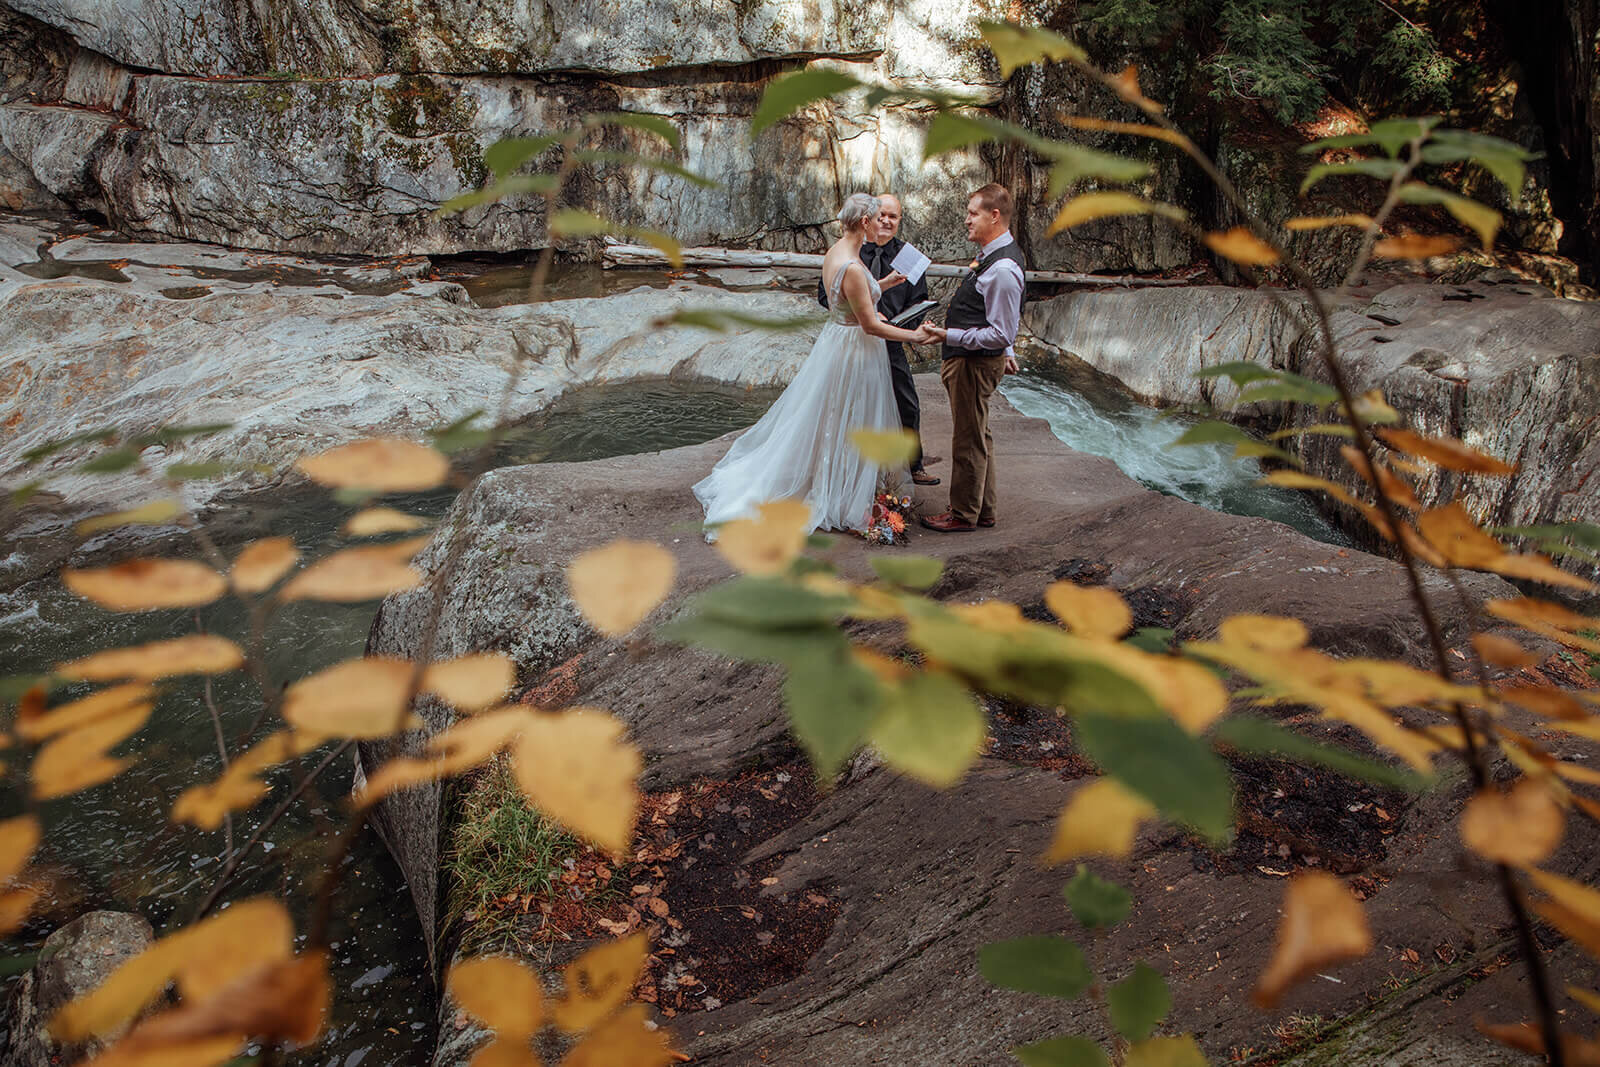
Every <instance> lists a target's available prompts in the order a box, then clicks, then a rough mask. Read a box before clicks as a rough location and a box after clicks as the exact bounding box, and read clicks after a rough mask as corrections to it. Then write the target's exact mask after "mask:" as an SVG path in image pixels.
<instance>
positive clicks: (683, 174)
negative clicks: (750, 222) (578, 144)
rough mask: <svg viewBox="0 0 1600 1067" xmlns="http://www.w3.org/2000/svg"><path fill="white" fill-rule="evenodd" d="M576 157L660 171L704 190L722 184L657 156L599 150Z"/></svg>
mask: <svg viewBox="0 0 1600 1067" xmlns="http://www.w3.org/2000/svg"><path fill="white" fill-rule="evenodd" d="M574 155H575V156H576V157H577V158H578V159H579V160H581V161H582V162H584V163H617V164H621V165H622V166H627V167H640V168H643V169H644V170H655V171H660V172H661V173H663V174H671V175H672V176H673V177H676V178H682V179H684V180H685V181H688V182H692V183H693V184H695V185H698V186H700V188H702V189H715V188H717V187H718V186H720V185H721V184H722V183H721V182H719V181H717V180H716V179H714V178H707V177H706V176H705V175H704V174H696V173H695V172H694V171H692V170H690V169H689V168H688V167H685V166H683V165H682V164H679V163H674V162H673V161H672V160H670V159H660V158H658V157H655V156H641V155H637V154H635V153H633V152H607V151H600V150H597V149H585V150H584V151H582V152H576V153H574Z"/></svg>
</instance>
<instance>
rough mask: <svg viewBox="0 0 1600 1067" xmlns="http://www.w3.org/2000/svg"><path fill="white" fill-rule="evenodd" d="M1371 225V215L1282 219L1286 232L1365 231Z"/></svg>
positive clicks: (1306, 216) (1313, 216)
mask: <svg viewBox="0 0 1600 1067" xmlns="http://www.w3.org/2000/svg"><path fill="white" fill-rule="evenodd" d="M1371 225H1372V216H1371V215H1362V214H1354V215H1301V216H1298V217H1297V218H1292V219H1284V220H1283V228H1284V229H1286V230H1295V231H1300V230H1325V229H1327V228H1328V227H1330V226H1355V227H1357V228H1359V229H1363V230H1364V229H1366V228H1367V227H1368V226H1371Z"/></svg>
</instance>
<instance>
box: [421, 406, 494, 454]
mask: <svg viewBox="0 0 1600 1067" xmlns="http://www.w3.org/2000/svg"><path fill="white" fill-rule="evenodd" d="M483 416H484V410H483V409H482V408H478V409H477V410H475V411H470V412H468V413H467V414H465V415H463V416H461V417H460V418H459V419H457V420H456V421H455V422H452V423H451V424H450V425H448V426H442V427H440V428H439V429H437V430H429V431H428V436H429V437H430V438H432V439H433V447H434V448H437V449H438V450H439V451H440V452H444V453H446V454H449V453H453V452H462V451H465V450H466V449H469V448H480V447H482V446H483V443H484V442H485V441H487V440H489V435H490V434H491V433H492V432H493V431H491V430H480V429H475V428H474V427H473V425H472V424H473V423H474V422H476V421H477V420H479V419H481V418H483Z"/></svg>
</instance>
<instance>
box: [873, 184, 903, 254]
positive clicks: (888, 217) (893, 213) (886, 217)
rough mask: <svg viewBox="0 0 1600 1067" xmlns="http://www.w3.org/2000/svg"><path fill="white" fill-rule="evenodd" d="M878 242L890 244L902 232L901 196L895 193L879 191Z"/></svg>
mask: <svg viewBox="0 0 1600 1067" xmlns="http://www.w3.org/2000/svg"><path fill="white" fill-rule="evenodd" d="M878 203H879V205H881V206H880V207H879V208H878V236H877V239H876V241H877V243H878V244H880V245H886V244H888V243H889V242H890V241H891V240H892V239H893V238H894V237H895V235H896V234H898V233H899V232H900V217H901V208H900V198H899V197H898V196H895V195H894V194H893V193H879V194H878Z"/></svg>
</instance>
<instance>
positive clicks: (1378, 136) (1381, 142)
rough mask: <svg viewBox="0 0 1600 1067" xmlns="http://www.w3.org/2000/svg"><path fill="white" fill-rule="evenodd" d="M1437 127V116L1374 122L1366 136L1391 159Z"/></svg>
mask: <svg viewBox="0 0 1600 1067" xmlns="http://www.w3.org/2000/svg"><path fill="white" fill-rule="evenodd" d="M1437 125H1439V117H1438V116H1437V115H1428V116H1425V117H1423V118H1417V119H1383V120H1382V121H1380V122H1374V123H1373V124H1372V125H1371V126H1370V127H1369V128H1368V136H1370V137H1371V138H1372V139H1373V140H1374V141H1376V142H1378V147H1380V148H1382V149H1383V150H1384V151H1385V152H1386V153H1388V154H1389V155H1390V156H1391V157H1393V156H1397V155H1399V154H1400V149H1402V148H1404V147H1405V146H1406V145H1408V144H1410V143H1411V142H1412V141H1415V140H1418V139H1420V138H1423V137H1426V136H1427V135H1428V131H1429V130H1432V129H1433V128H1434V127H1435V126H1437Z"/></svg>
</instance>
